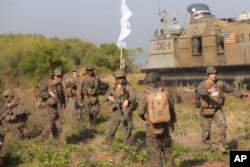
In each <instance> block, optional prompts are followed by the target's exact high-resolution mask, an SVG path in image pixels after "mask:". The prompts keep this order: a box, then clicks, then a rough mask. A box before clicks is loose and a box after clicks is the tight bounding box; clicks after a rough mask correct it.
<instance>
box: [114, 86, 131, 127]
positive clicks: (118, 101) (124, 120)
mask: <svg viewBox="0 0 250 167" xmlns="http://www.w3.org/2000/svg"><path fill="white" fill-rule="evenodd" d="M112 94H113V96H114V99H115V106H116V108H117V110H118V112H119V113H120V115H121V121H122V124H123V126H128V122H127V118H126V117H125V116H124V112H123V111H122V110H121V108H120V103H121V102H120V100H119V98H118V97H117V96H116V95H115V92H114V90H112Z"/></svg>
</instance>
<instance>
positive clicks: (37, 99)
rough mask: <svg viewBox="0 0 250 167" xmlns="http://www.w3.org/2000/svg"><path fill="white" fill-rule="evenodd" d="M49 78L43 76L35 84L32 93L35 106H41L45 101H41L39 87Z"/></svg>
mask: <svg viewBox="0 0 250 167" xmlns="http://www.w3.org/2000/svg"><path fill="white" fill-rule="evenodd" d="M50 79H51V77H50V76H47V77H45V78H43V79H42V80H41V81H40V82H38V84H37V85H36V86H35V90H34V95H35V99H36V102H37V106H38V107H39V108H41V107H43V106H44V105H45V102H43V100H42V99H41V98H40V97H39V91H40V88H41V86H42V85H44V84H47V83H48V81H49V80H50Z"/></svg>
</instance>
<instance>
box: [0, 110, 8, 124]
mask: <svg viewBox="0 0 250 167" xmlns="http://www.w3.org/2000/svg"><path fill="white" fill-rule="evenodd" d="M9 111H10V109H9V108H7V107H4V108H3V109H2V110H1V115H0V122H2V121H3V120H4V119H5V117H6V116H7V115H8V114H9Z"/></svg>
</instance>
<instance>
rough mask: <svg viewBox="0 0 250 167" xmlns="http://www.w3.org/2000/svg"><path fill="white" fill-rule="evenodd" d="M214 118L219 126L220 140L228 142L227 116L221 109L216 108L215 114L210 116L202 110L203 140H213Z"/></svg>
mask: <svg viewBox="0 0 250 167" xmlns="http://www.w3.org/2000/svg"><path fill="white" fill-rule="evenodd" d="M213 120H214V121H215V122H216V125H217V127H218V128H219V134H218V142H219V143H223V144H226V129H227V125H226V117H225V114H224V112H223V111H222V110H221V109H216V110H215V113H214V115H209V116H206V115H204V112H203V109H201V110H200V127H201V131H202V142H203V143H210V142H211V136H210V132H211V124H212V121H213Z"/></svg>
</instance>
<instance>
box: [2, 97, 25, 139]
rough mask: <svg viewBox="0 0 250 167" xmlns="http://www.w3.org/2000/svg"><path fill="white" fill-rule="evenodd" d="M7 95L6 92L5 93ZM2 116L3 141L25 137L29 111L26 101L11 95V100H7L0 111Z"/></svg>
mask: <svg viewBox="0 0 250 167" xmlns="http://www.w3.org/2000/svg"><path fill="white" fill-rule="evenodd" d="M4 95H5V93H4ZM0 114H1V115H0V117H1V128H0V129H1V134H0V138H1V139H2V140H1V143H2V142H3V141H4V143H5V142H8V141H10V140H14V141H15V140H20V139H23V137H24V131H25V129H26V128H27V127H26V126H27V124H26V123H27V120H28V116H29V112H28V110H27V107H26V105H25V103H24V102H22V101H21V100H20V99H19V98H15V97H14V93H13V96H12V97H11V100H9V101H7V100H6V102H5V104H4V106H3V108H2V109H1V113H0Z"/></svg>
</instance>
